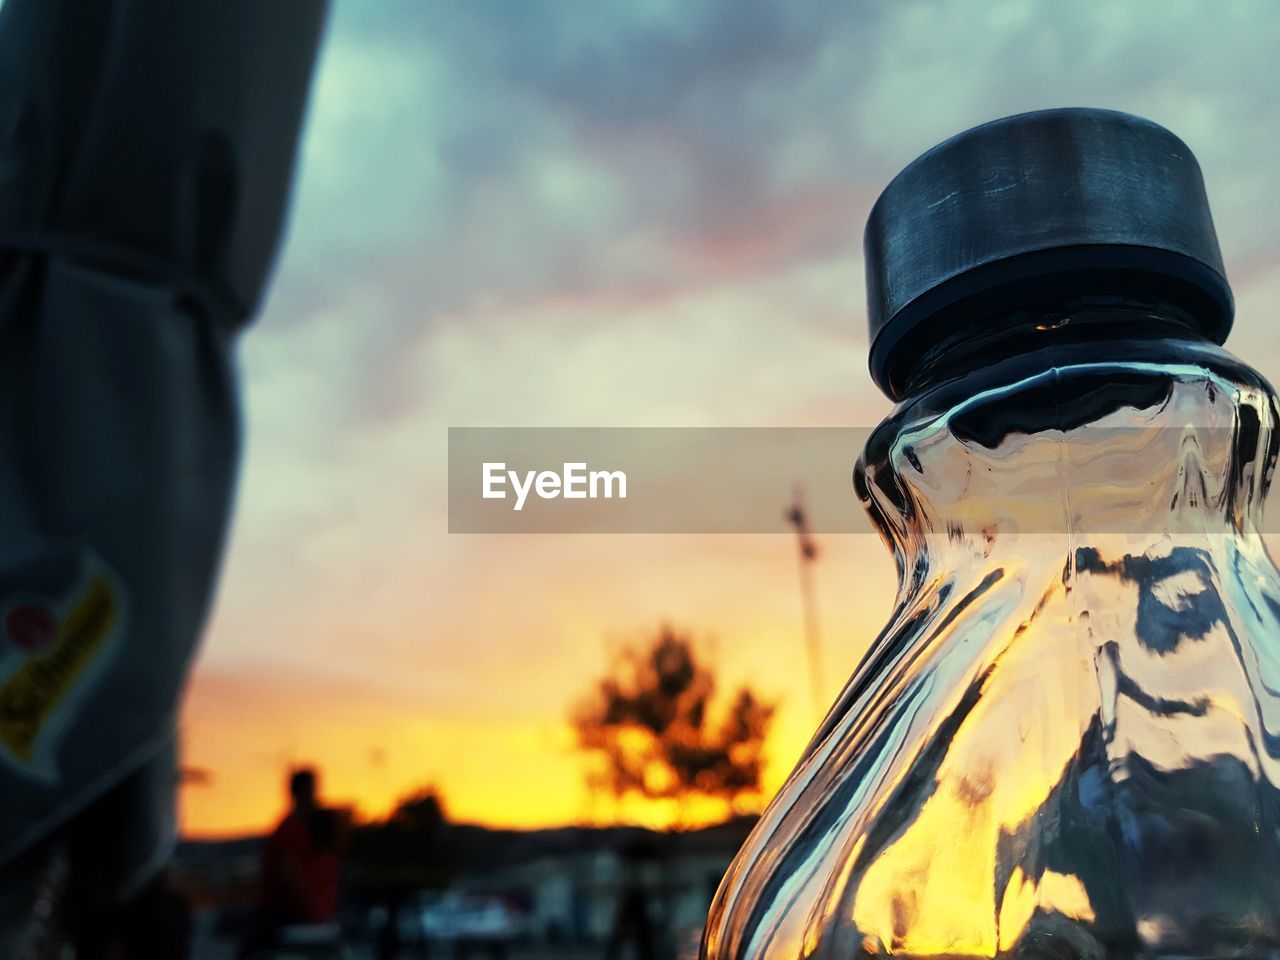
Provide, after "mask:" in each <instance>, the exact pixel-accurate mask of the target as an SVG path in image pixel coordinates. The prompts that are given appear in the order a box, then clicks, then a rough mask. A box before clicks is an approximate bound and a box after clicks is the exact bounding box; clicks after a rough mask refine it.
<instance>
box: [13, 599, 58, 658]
mask: <svg viewBox="0 0 1280 960" xmlns="http://www.w3.org/2000/svg"><path fill="white" fill-rule="evenodd" d="M4 630H5V633H6V634H8V636H9V640H10V642H12V643H13V645H14V646H15V647H17V648H18V649H19V650H22V651H24V652H26V653H39V652H40V651H41V650H43V649H45V648H46V647H49V646H51V645H52V644H53V641H54V640H56V639H57V637H58V622H57V620H55V619H54V616H53V612H52V611H51V610H50V609H49V607H48V606H47V605H46V604H43V603H21V604H19V605H18V606H16V607H14V608H13V609H12V610H10V611H9V615H8V616H7V617H5V618H4Z"/></svg>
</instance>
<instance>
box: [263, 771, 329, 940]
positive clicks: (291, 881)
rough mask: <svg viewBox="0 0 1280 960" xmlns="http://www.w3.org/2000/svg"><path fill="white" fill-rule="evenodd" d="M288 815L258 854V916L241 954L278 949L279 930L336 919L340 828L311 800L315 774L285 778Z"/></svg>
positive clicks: (301, 773) (314, 796)
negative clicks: (270, 947) (259, 877)
mask: <svg viewBox="0 0 1280 960" xmlns="http://www.w3.org/2000/svg"><path fill="white" fill-rule="evenodd" d="M289 798H290V808H289V812H288V813H287V814H285V816H284V818H283V819H281V821H280V823H279V824H278V825H277V826H276V828H275V830H274V831H272V833H271V835H270V836H269V837H268V838H267V840H266V842H265V843H264V844H263V848H262V891H261V892H262V911H261V914H260V917H259V922H258V924H257V926H256V929H255V930H254V932H253V934H252V935H251V937H250V941H249V942H248V943H247V944H246V949H245V952H246V953H251V952H253V950H261V949H264V948H266V947H268V946H272V945H275V944H278V943H279V942H280V941H281V934H282V931H283V930H284V928H286V927H292V926H310V925H317V924H332V923H336V922H337V919H338V885H339V880H340V876H341V872H342V842H341V823H340V822H339V818H338V814H337V812H336V811H334V810H329V809H325V808H324V807H322V806H321V805H320V803H319V801H318V799H317V787H316V772H315V771H314V770H313V769H311V768H310V767H302V768H299V769H296V770H294V771H292V772H291V773H290V775H289Z"/></svg>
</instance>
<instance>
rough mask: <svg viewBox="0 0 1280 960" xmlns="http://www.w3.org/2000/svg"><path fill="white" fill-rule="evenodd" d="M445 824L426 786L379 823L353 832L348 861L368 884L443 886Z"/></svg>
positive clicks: (450, 855) (447, 859)
mask: <svg viewBox="0 0 1280 960" xmlns="http://www.w3.org/2000/svg"><path fill="white" fill-rule="evenodd" d="M454 854H455V851H454V849H453V843H452V837H451V834H450V825H449V821H448V818H447V817H446V815H445V809H444V802H443V800H442V799H441V796H440V792H439V791H438V790H436V789H435V788H434V787H428V788H426V789H423V790H419V791H417V792H416V793H413V794H410V795H409V796H407V797H405V798H404V799H402V800H400V802H399V803H397V804H396V807H395V809H394V810H393V811H391V813H390V814H389V815H388V816H387V817H386V819H384V820H378V821H374V822H372V823H366V824H363V825H361V826H359V827H357V828H356V830H355V836H354V838H353V843H352V849H351V860H352V862H353V863H354V864H355V865H356V866H357V868H358V869H359V870H361V871H362V872H363V873H364V874H366V875H367V878H368V880H369V882H371V883H373V884H374V885H388V884H391V885H394V884H409V885H415V886H422V887H436V886H441V885H443V884H444V883H445V882H446V881H447V880H448V878H449V876H450V875H451V874H452V872H453V869H454V859H455V857H454Z"/></svg>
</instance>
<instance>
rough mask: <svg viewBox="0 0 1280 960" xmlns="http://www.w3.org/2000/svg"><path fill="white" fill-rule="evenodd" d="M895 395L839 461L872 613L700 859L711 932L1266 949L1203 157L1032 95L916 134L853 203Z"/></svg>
mask: <svg viewBox="0 0 1280 960" xmlns="http://www.w3.org/2000/svg"><path fill="white" fill-rule="evenodd" d="M866 253H867V257H866V260H867V273H868V291H869V297H868V299H869V311H870V323H871V331H872V338H873V340H872V347H871V367H872V373H873V376H874V378H875V380H876V382H877V383H878V384H879V385H880V386H881V387H882V388H883V389H884V390H885V392H886V393H888V394H889V395H890V396H891V397H892V398H894V399H895V400H897V401H898V402H899V405H898V406H897V408H896V409H895V411H894V412H893V414H892V415H891V416H890V417H889V418H888V419H887V420H886V421H885V422H884V423H883V424H881V425H880V426H879V427H878V428H877V429H876V430H875V432H874V433H873V435H872V437H871V439H870V440H869V442H868V444H867V448H866V450H865V452H864V453H863V455H862V457H861V459H860V460H859V462H858V466H857V469H856V473H855V486H856V488H857V491H858V494H859V496H860V498H861V499H862V502H863V505H864V506H865V507H866V509H867V510H868V511H869V512H870V514H871V516H872V518H873V519H874V521H875V523H876V525H877V526H878V528H879V530H880V532H881V533H882V535H883V536H884V539H885V540H886V541H887V542H888V544H889V547H890V549H891V550H892V552H893V555H894V558H895V559H896V561H897V565H898V571H899V575H900V589H899V593H898V597H897V601H896V606H895V609H894V612H893V615H892V617H891V619H890V621H889V623H888V625H887V626H886V627H885V628H884V630H883V631H882V632H881V634H880V635H879V636H878V637H877V638H876V639H875V641H874V642H873V643H872V644H871V645H870V648H869V650H868V652H867V654H866V656H865V657H864V659H863V661H862V663H861V664H860V666H859V667H858V668H857V670H856V671H855V673H854V675H853V676H852V678H851V679H850V680H849V682H848V685H847V686H846V687H845V689H844V691H843V692H842V693H841V695H840V696H839V698H838V700H837V701H836V703H835V705H834V706H833V707H832V709H831V711H830V713H829V714H828V716H827V718H826V719H825V721H824V722H823V724H822V726H821V728H820V729H819V730H818V732H817V733H816V735H815V736H814V738H813V740H812V741H811V743H810V744H809V746H808V748H807V749H806V751H805V754H804V756H803V757H802V759H801V760H800V762H799V763H798V765H797V766H796V768H795V770H794V771H793V772H792V774H791V776H790V778H789V780H788V781H787V783H786V785H785V786H784V787H783V788H782V790H781V791H780V792H779V794H778V795H777V797H776V798H775V799H774V801H773V803H772V804H771V805H770V807H769V808H768V810H767V811H766V813H765V814H764V816H763V818H762V819H761V821H760V823H759V824H758V826H757V827H756V829H755V831H754V832H753V833H752V835H751V837H750V839H749V840H748V841H747V843H746V844H745V846H744V847H743V849H742V850H741V852H740V853H739V854H738V857H737V859H736V860H735V861H734V863H733V866H732V867H731V868H730V870H729V872H728V873H727V874H726V876H725V878H724V881H723V883H722V885H721V888H720V891H719V893H718V894H717V896H716V899H715V902H714V904H713V906H712V910H711V914H710V917H709V919H708V924H707V929H706V933H705V936H704V942H703V956H704V957H708V958H716V960H722V958H770V960H775V958H787V960H792V958H800V957H840V958H853V957H863V956H889V955H893V956H903V957H992V956H1006V955H1007V956H1018V957H1054V958H1064V960H1065V958H1073V957H1082V958H1083V957H1087V958H1102V957H1120V956H1124V957H1138V956H1143V957H1174V956H1178V957H1223V956H1244V955H1250V956H1259V955H1262V954H1263V952H1267V953H1270V952H1271V951H1275V950H1276V949H1277V948H1280V804H1278V803H1277V800H1278V794H1277V789H1276V785H1277V783H1278V782H1280V577H1278V575H1277V571H1276V568H1275V566H1274V565H1273V563H1272V561H1271V560H1270V558H1269V557H1268V555H1267V553H1266V550H1265V548H1264V546H1263V543H1262V537H1261V533H1260V523H1261V507H1262V502H1263V499H1264V496H1265V493H1266V487H1267V483H1268V481H1269V478H1270V472H1271V469H1272V466H1273V465H1274V462H1275V458H1276V443H1277V438H1276V434H1275V432H1274V427H1275V422H1276V416H1277V400H1276V395H1275V393H1274V391H1273V390H1272V388H1271V387H1270V386H1269V385H1268V384H1267V382H1266V381H1265V380H1264V379H1263V378H1262V377H1261V376H1260V375H1259V374H1258V373H1257V372H1255V371H1254V370H1252V369H1251V368H1250V367H1249V366H1247V365H1246V364H1244V363H1242V362H1241V361H1240V360H1237V359H1236V358H1234V357H1232V356H1231V355H1230V354H1228V353H1227V352H1226V351H1224V350H1223V349H1222V348H1221V347H1220V346H1219V344H1221V343H1222V342H1223V341H1224V340H1225V338H1226V335H1227V332H1228V330H1229V328H1230V326H1231V322H1232V312H1233V307H1232V298H1231V293H1230V289H1229V287H1228V286H1227V282H1226V280H1225V277H1224V271H1223V267H1222V262H1221V257H1220V254H1219V251H1218V245H1217V240H1216V236H1215V234H1214V230H1213V225H1212V222H1211V220H1210V217H1209V210H1208V202H1207V199H1206V197H1205V192H1204V186H1203V181H1202V179H1201V175H1200V170H1199V167H1198V166H1197V164H1196V161H1195V159H1194V158H1193V156H1192V155H1191V152H1190V151H1189V150H1188V148H1187V147H1186V146H1185V145H1184V144H1183V143H1182V142H1181V141H1180V140H1178V139H1177V138H1176V137H1174V136H1173V135H1172V134H1171V133H1169V132H1168V131H1167V130H1164V129H1163V128H1161V127H1158V126H1156V125H1155V124H1152V123H1149V122H1147V121H1145V120H1140V119H1138V118H1136V117H1132V116H1128V115H1125V114H1119V113H1112V112H1108V111H1098V110H1056V111H1046V112H1041V113H1033V114H1026V115H1022V116H1017V117H1011V118H1007V119H1004V120H999V121H995V122H994V123H990V124H987V125H985V126H982V127H978V128H976V129H973V130H970V131H968V132H966V133H963V134H960V135H959V136H957V137H955V138H953V139H951V140H949V141H947V142H946V143H943V144H941V145H940V146H938V147H936V148H934V149H933V150H931V151H930V152H928V153H927V154H925V155H924V156H922V157H921V158H919V159H918V160H916V161H915V162H914V163H912V164H911V165H910V166H908V167H907V168H906V169H905V170H904V171H903V172H902V173H901V174H900V175H899V176H898V177H897V178H896V179H895V180H894V181H893V182H892V183H891V184H890V185H889V187H888V188H887V189H886V190H885V192H884V194H883V195H882V196H881V198H880V200H879V201H878V202H877V204H876V206H875V208H874V210H873V212H872V214H871V218H870V221H869V223H868V226H867V234H866Z"/></svg>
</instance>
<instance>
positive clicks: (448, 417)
mask: <svg viewBox="0 0 1280 960" xmlns="http://www.w3.org/2000/svg"><path fill="white" fill-rule="evenodd" d="M1277 50H1280V16H1277V15H1276V8H1275V6H1274V4H1273V3H1270V2H1267V0H1259V2H1256V3H1249V2H1234V3H1230V4H1209V3H1202V2H1191V0H1184V2H1176V0H1170V2H1163V3H1160V4H1116V3H1106V2H1092V3H1087V2H1077V3H1072V4H1051V3H1047V2H1031V0H965V2H950V3H946V2H941V0H939V2H924V0H904V2H896V3H889V2H859V3H847V2H846V3H836V2H830V3H827V2H822V0H815V2H804V3H793V4H774V3H766V2H759V0H732V2H730V0H722V2H703V0H655V2H637V3H629V4H625V5H624V4H588V3H571V2H568V0H564V2H557V3H553V2H549V0H547V2H527V3H516V2H496V0H495V2H492V3H466V4H462V3H446V2H428V3H423V2H421V0H379V2H378V3H362V2H357V0H336V6H335V10H334V17H333V20H332V23H331V25H330V31H329V36H328V39H327V43H326V47H325V50H324V54H323V57H322V60H321V65H320V73H319V77H318V83H317V86H316V89H315V93H314V98H313V103H312V109H311V115H310V120H309V123H308V127H307V131H306V135H305V141H304V144H303V153H302V164H301V168H300V178H299V181H298V184H297V190H296V196H295V205H294V213H293V219H292V227H291V231H290V236H289V240H288V245H287V247H286V250H285V252H284V255H283V257H282V260H281V262H280V266H279V270H278V274H277V279H276V282H275V287H274V291H273V294H272V296H271V298H270V300H269V302H268V304H267V307H266V310H265V312H264V315H263V316H262V317H261V319H260V321H259V323H258V325H257V326H256V328H254V329H253V330H251V331H250V333H249V334H248V336H247V337H246V339H245V341H244V344H243V353H242V360H243V375H244V385H245V391H246V403H247V425H248V446H247V453H246V460H245V464H244V474H243V483H242V486H241V490H240V497H239V508H238V510H239V512H238V516H237V520H236V525H235V531H234V536H233V541H232V545H231V549H230V553H229V556H228V562H227V567H226V572H225V576H224V578H223V583H222V589H221V595H220V599H219V603H218V606H217V610H216V613H215V616H214V618H213V621H212V623H211V625H210V629H209V635H208V637H207V640H206V644H205V647H204V651H203V654H202V657H201V660H200V664H199V667H198V669H197V672H196V676H195V680H194V683H193V685H192V689H191V691H190V694H189V698H188V706H187V710H186V723H185V742H186V748H187V760H188V762H189V763H191V764H194V765H196V766H200V767H206V768H208V769H210V770H211V771H212V772H213V780H212V782H211V783H210V784H208V785H204V786H192V787H189V788H187V789H186V791H185V793H184V798H183V805H184V822H185V825H186V828H187V829H188V830H189V831H191V832H194V833H204V834H209V833H228V832H235V831H241V830H246V829H256V828H259V827H261V826H263V825H264V824H266V823H267V822H268V821H269V820H270V819H271V818H272V817H273V816H274V815H275V814H276V813H278V811H279V807H280V804H281V787H280V772H281V767H282V765H283V764H285V763H288V762H291V761H302V760H308V761H313V762H316V763H319V764H320V765H321V766H322V767H323V769H324V771H325V775H326V784H327V790H328V792H329V794H330V795H331V797H332V798H334V799H337V800H346V801H350V802H354V803H356V804H358V805H359V807H360V808H361V809H362V810H363V811H364V812H367V813H376V812H379V811H380V810H382V809H385V808H386V806H387V805H388V804H389V803H390V802H391V801H392V800H393V799H394V798H395V797H396V796H398V795H401V794H403V793H405V792H406V791H409V790H412V789H414V788H415V787H418V786H421V785H423V784H425V783H428V782H432V783H436V784H438V785H439V786H440V787H441V788H442V789H443V791H444V794H445V797H446V800H447V803H448V805H449V808H450V810H451V812H452V813H453V815H454V816H456V817H459V818H462V819H470V820H482V821H486V822H490V823H499V824H511V825H541V824H556V823H565V822H570V821H577V820H581V819H583V818H588V817H602V816H612V815H614V813H615V812H617V813H620V815H621V816H624V817H627V818H632V819H639V820H643V821H646V822H651V823H661V822H663V820H664V818H665V817H667V816H669V811H666V810H664V809H661V808H650V807H641V806H632V807H627V808H625V809H623V810H622V811H620V812H618V811H612V810H602V809H600V808H599V807H598V806H593V805H592V803H591V801H590V798H589V796H588V795H587V792H586V791H585V789H584V788H583V786H582V782H583V780H582V765H581V762H580V760H579V758H578V757H577V755H576V754H575V753H574V751H573V740H572V736H571V734H570V731H569V729H568V727H567V722H566V713H567V709H568V706H569V704H570V703H571V702H572V701H573V700H574V699H575V698H576V697H577V696H579V695H580V694H581V693H582V692H583V690H584V689H585V687H586V685H587V684H588V683H589V682H590V679H591V678H592V677H593V676H594V675H595V674H597V673H598V672H599V671H600V670H601V669H602V668H603V666H604V664H605V661H606V657H607V655H608V651H609V650H610V649H613V648H615V647H616V646H617V645H618V644H620V643H625V642H627V641H631V640H635V639H638V638H641V637H643V636H644V635H646V634H647V633H649V632H651V631H652V630H653V629H654V628H655V627H656V626H657V625H658V624H659V623H661V622H663V621H669V622H672V623H675V624H677V625H679V626H682V627H684V628H687V629H688V630H690V631H692V632H694V633H695V634H697V635H698V636H699V637H701V638H703V640H704V641H705V646H706V649H707V651H708V653H709V655H710V656H712V657H713V658H714V659H715V662H716V664H717V666H718V668H719V670H720V672H721V674H722V676H723V678H724V683H725V684H726V685H727V684H730V683H735V682H739V681H748V682H751V683H753V684H755V685H756V686H757V687H758V688H759V689H760V690H761V692H763V693H764V694H766V695H767V696H770V697H775V698H778V699H779V700H780V701H781V704H782V706H781V709H780V713H779V717H778V721H777V726H776V731H775V734H776V735H775V736H774V738H773V740H772V742H771V744H770V769H769V783H770V785H772V786H776V785H777V783H778V782H779V780H780V779H781V777H783V776H785V774H786V771H787V769H788V768H789V766H790V764H791V762H792V761H793V760H794V757H795V755H796V753H797V751H798V750H799V749H800V748H801V747H802V746H803V742H804V740H805V738H806V736H807V734H808V732H809V730H810V728H811V726H812V724H813V721H814V711H815V706H814V704H813V702H812V698H811V697H810V696H809V693H808V687H807V680H806V674H805V671H804V661H803V657H802V656H801V652H802V646H801V636H802V635H801V629H800V628H801V620H800V609H799V596H798V590H797V584H796V569H795V555H794V544H793V543H792V542H791V540H790V539H789V538H787V537H786V536H785V535H784V534H783V533H782V532H781V531H782V526H781V522H780V521H779V530H780V534H779V535H778V536H755V537H727V538H715V537H702V538H698V537H658V536H654V537H641V536H627V537H621V536H620V537H567V536H560V537H555V536H544V537H534V536H526V537H462V536H450V535H448V534H447V533H446V489H445V476H446V470H445V445H446V431H447V428H448V427H450V426H775V425H776V426H822V425H850V426H867V425H871V424H874V423H875V422H876V421H878V420H879V418H880V417H881V416H883V414H884V413H885V412H887V410H888V404H887V402H886V401H884V400H883V398H881V397H880V396H879V394H878V393H877V392H876V390H875V388H874V387H873V385H872V384H871V382H870V379H869V377H868V375H867V373H866V365H865V356H866V348H867V341H866V334H865V308H864V302H863V279H862V263H861V232H862V226H863V223H864V221H865V218H866V214H867V211H868V209H869V207H870V204H871V202H872V201H873V200H874V199H875V196H876V194H877V193H878V192H879V190H880V189H881V188H882V187H883V186H884V184H885V183H886V182H887V181H888V179H889V178H890V177H891V176H892V175H893V174H894V173H895V172H897V170H898V169H899V168H901V166H902V165H904V164H905V163H906V162H908V161H909V160H911V159H912V158H913V157H914V156H916V155H917V154H918V153H920V152H921V151H922V150H924V149H926V148H928V147H929V146H931V145H932V144H934V143H936V142H938V141H939V140H942V139H944V138H946V137H947V136H950V135H951V134H953V133H956V132H958V131H960V130H962V129H965V128H966V127H969V126H972V125H974V124H976V123H980V122H983V121H985V120H989V119H992V118H995V117H998V116H1003V115H1007V114H1011V113H1017V112H1020V111H1024V110H1031V109H1037V108H1042V107H1053V106H1099V107H1110V108H1116V109H1121V110H1127V111H1130V112H1133V113H1138V114H1141V115H1144V116H1147V117H1149V118H1151V119H1153V120H1155V121H1157V122H1159V123H1162V124H1164V125H1166V126H1168V127H1169V128H1171V129H1172V130H1173V131H1174V132H1176V133H1177V134H1179V135H1180V136H1181V137H1182V138H1183V139H1184V140H1185V141H1186V142H1187V143H1188V144H1189V145H1190V146H1191V147H1192V149H1193V151H1194V152H1195V153H1196V155H1197V156H1198V157H1199V159H1200V162H1201V165H1202V167H1203V169H1204V171H1205V176H1206V180H1207V183H1208V189H1209V195H1210V200H1211V202H1212V205H1213V209H1214V212H1215V216H1216V220H1217V224H1218V230H1219V235H1220V238H1221V241H1222V247H1223V250H1224V254H1225V256H1226V259H1227V265H1228V272H1229V274H1230V277H1231V279H1232V281H1233V284H1234V286H1235V289H1236V295H1237V302H1238V307H1239V314H1238V321H1237V329H1236V332H1235V333H1234V334H1233V337H1232V339H1231V341H1229V346H1230V347H1231V348H1232V349H1234V350H1235V351H1236V352H1238V353H1240V354H1242V355H1244V356H1246V357H1248V358H1249V359H1250V360H1251V361H1252V362H1253V363H1254V364H1255V365H1256V366H1258V367H1259V368H1260V369H1261V370H1262V371H1263V372H1264V373H1266V374H1268V375H1270V376H1271V377H1272V379H1273V380H1276V379H1280V335H1278V334H1277V333H1276V329H1277V327H1276V319H1275V318H1276V311H1277V304H1278V303H1280V227H1277V217H1276V215H1275V213H1274V208H1275V204H1276V200H1275V198H1276V196H1277V195H1278V194H1280V168H1278V167H1277V163H1276V158H1277V157H1278V156H1280V57H1277V56H1276V51H1277ZM858 452H859V451H857V450H850V451H849V460H850V462H851V463H852V461H853V459H854V458H855V457H856V455H857V453H858ZM786 496H787V491H785V490H784V491H780V493H779V497H780V502H779V508H780V509H781V507H782V506H783V504H784V503H785V498H786ZM848 508H849V509H850V510H856V509H858V507H857V504H856V502H855V501H854V499H853V495H852V491H850V498H849V505H848ZM822 546H823V555H822V560H821V563H820V565H819V567H818V568H817V586H818V602H819V610H820V615H821V621H822V628H823V634H824V647H825V651H824V653H825V662H826V668H827V670H826V672H827V675H828V677H827V691H826V692H827V695H828V696H831V695H834V693H835V692H836V691H837V690H838V688H839V686H840V685H841V683H842V682H843V679H844V677H845V676H846V675H847V674H848V672H849V670H850V669H851V668H852V666H853V665H854V663H855V662H856V660H857V657H858V655H859V654H860V652H861V651H862V649H863V648H864V647H865V645H866V644H867V642H868V641H869V640H870V638H871V636H872V635H873V634H874V632H875V631H876V630H877V629H878V628H879V626H880V624H881V623H882V622H883V621H884V619H885V618H886V616H887V614H888V612H889V606H890V602H891V597H892V592H893V589H894V578H893V569H892V563H891V561H890V559H889V556H888V554H887V553H886V552H885V550H884V548H883V547H882V546H881V544H880V543H879V542H878V541H877V540H875V538H873V537H871V536H848V537H845V538H834V537H830V538H827V539H826V540H824V542H823V544H822Z"/></svg>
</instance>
